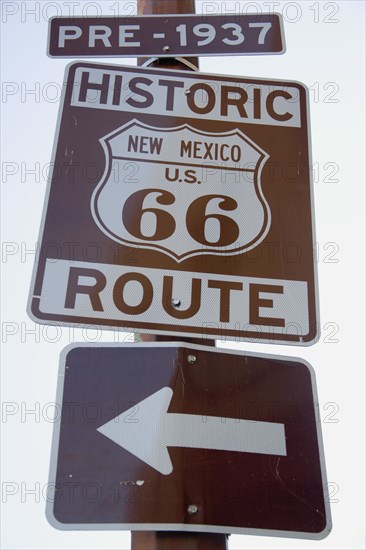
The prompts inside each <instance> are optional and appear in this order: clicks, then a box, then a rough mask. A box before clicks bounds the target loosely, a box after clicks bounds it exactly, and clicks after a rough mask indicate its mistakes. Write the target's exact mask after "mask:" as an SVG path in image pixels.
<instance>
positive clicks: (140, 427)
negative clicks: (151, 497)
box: [98, 387, 287, 475]
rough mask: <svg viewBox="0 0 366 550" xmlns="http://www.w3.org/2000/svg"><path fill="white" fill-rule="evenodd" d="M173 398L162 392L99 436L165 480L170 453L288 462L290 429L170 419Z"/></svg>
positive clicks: (219, 420) (191, 417)
mask: <svg viewBox="0 0 366 550" xmlns="http://www.w3.org/2000/svg"><path fill="white" fill-rule="evenodd" d="M172 397H173V390H172V389H171V388H168V387H165V388H162V389H161V390H159V391H157V392H156V393H153V394H152V395H150V396H149V397H147V398H146V399H144V400H143V401H140V403H139V404H138V405H135V406H134V407H132V408H130V409H128V410H127V411H125V412H123V413H122V414H120V415H119V416H116V417H115V418H113V419H112V420H110V421H109V422H107V423H106V424H103V426H101V427H100V428H98V431H99V432H100V433H101V434H103V435H104V436H106V437H108V438H109V439H111V440H112V441H113V442H114V443H117V445H120V446H121V447H123V448H124V449H126V450H127V451H129V452H130V453H132V454H134V455H135V456H137V457H138V458H139V459H140V460H142V461H143V462H145V463H146V464H148V465H149V466H151V467H152V468H154V469H155V470H157V471H158V472H160V473H162V474H165V475H168V474H170V473H171V472H172V471H173V465H172V462H171V460H170V456H169V452H168V447H190V448H194V449H215V450H220V451H236V452H240V453H259V454H265V455H267V454H268V455H282V456H286V454H287V453H286V439H285V426H284V424H278V423H276V422H260V421H253V420H242V419H237V418H222V417H219V416H207V417H203V416H200V415H195V414H177V413H168V412H167V411H168V407H169V404H170V401H171V399H172ZM204 418H205V421H204Z"/></svg>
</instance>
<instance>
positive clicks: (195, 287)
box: [31, 63, 317, 344]
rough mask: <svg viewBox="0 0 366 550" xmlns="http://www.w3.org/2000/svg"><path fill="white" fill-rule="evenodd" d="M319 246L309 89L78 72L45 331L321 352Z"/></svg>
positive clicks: (145, 73)
mask: <svg viewBox="0 0 366 550" xmlns="http://www.w3.org/2000/svg"><path fill="white" fill-rule="evenodd" d="M313 240H314V235H313V224H312V191H311V182H310V158H309V147H308V121H307V106H306V90H305V89H304V87H303V86H302V85H301V84H298V83H295V82H287V81H286V82H285V81H268V80H256V79H243V78H240V77H230V76H217V75H207V74H198V73H187V72H184V71H183V72H182V71H168V70H155V69H139V68H135V67H120V66H109V65H100V64H89V63H88V64H85V63H74V64H72V65H71V66H70V67H69V69H68V72H67V77H66V85H65V95H64V100H63V105H62V107H61V116H60V122H59V129H58V135H57V137H56V142H55V152H54V170H53V175H52V178H51V183H50V189H49V195H48V201H47V204H46V210H45V215H44V224H43V230H42V244H41V248H40V256H39V260H38V265H37V269H36V273H35V279H34V289H33V293H32V294H33V295H32V299H31V311H32V314H33V315H34V317H36V319H37V320H41V321H42V320H44V321H47V322H54V323H58V322H63V323H76V324H82V325H90V324H92V325H104V326H116V327H125V328H135V329H137V330H139V331H150V332H154V333H168V334H179V335H190V336H197V337H201V336H207V337H210V338H212V337H215V338H234V339H242V340H248V339H250V340H252V341H261V340H263V341H267V342H288V343H293V344H308V343H312V342H314V341H315V340H316V338H317V321H316V319H317V314H316V309H317V308H316V280H315V272H314V260H313Z"/></svg>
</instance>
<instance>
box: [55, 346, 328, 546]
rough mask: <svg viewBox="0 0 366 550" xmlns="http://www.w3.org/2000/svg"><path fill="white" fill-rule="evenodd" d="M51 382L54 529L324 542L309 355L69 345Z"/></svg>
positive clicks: (324, 499) (323, 492)
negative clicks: (54, 385)
mask: <svg viewBox="0 0 366 550" xmlns="http://www.w3.org/2000/svg"><path fill="white" fill-rule="evenodd" d="M58 380H59V387H58V398H57V409H56V410H57V411H58V417H57V419H56V422H55V427H54V438H53V450H52V458H51V470H50V483H49V494H48V498H47V502H48V509H47V515H48V519H49V521H50V523H51V524H52V525H53V526H55V527H56V528H58V529H64V530H70V529H71V530H72V529H126V530H139V531H140V530H150V531H157V530H163V531H196V532H211V533H238V534H250V535H253V534H256V535H268V536H277V537H283V536H286V537H288V536H289V537H295V538H308V539H321V538H324V537H325V536H327V535H328V534H329V532H330V530H331V518H330V509H329V502H328V498H329V497H328V496H327V494H328V485H327V480H326V473H325V464H324V455H323V448H322V438H321V432H320V422H319V418H318V417H317V408H316V404H317V395H316V386H315V374H314V372H313V370H312V368H311V366H310V365H308V364H307V363H305V362H304V361H302V360H300V359H297V358H290V357H274V356H271V355H256V354H250V353H238V352H234V351H228V350H223V349H221V350H220V349H215V348H212V349H211V348H209V347H204V346H197V345H191V344H177V345H174V344H172V343H166V344H162V343H159V344H152V345H151V344H138V345H128V344H127V345H124V346H115V345H111V344H105V345H90V344H89V345H72V346H69V347H68V348H66V349H65V350H64V352H63V354H62V357H61V364H60V373H59V378H58Z"/></svg>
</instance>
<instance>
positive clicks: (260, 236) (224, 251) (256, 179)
mask: <svg viewBox="0 0 366 550" xmlns="http://www.w3.org/2000/svg"><path fill="white" fill-rule="evenodd" d="M134 126H137V127H139V128H142V129H146V130H150V131H159V132H161V133H163V132H179V131H182V130H185V129H186V130H189V131H190V132H192V133H193V134H196V135H198V136H200V137H204V138H206V139H207V138H210V137H212V138H222V137H224V136H227V137H230V136H238V137H239V138H240V139H242V140H243V141H244V142H245V143H246V144H247V145H249V146H250V148H252V149H253V150H254V151H256V152H257V153H258V155H259V157H260V158H259V161H258V162H257V164H256V165H255V169H254V170H251V171H253V184H254V190H255V193H256V195H257V198H258V201H259V203H260V204H261V206H262V208H263V214H264V216H263V218H264V220H263V224H262V226H261V229H260V231H258V232H257V235H256V237H255V238H253V239H252V240H251V241H250V242H247V243H245V244H243V245H241V246H235V247H234V248H232V249H230V248H228V247H214V246H213V247H212V248H207V247H206V248H204V247H202V245H201V248H198V249H197V248H196V249H194V250H189V251H188V252H184V253H183V254H176V253H175V252H173V251H172V250H170V249H168V248H166V247H164V246H162V245H160V244H156V243H154V242H144V241H141V240H134V241H132V240H128V239H125V238H123V237H121V236H120V235H118V234H116V233H115V232H113V231H112V230H111V229H110V228H108V226H107V225H106V224H105V222H104V220H103V218H102V216H101V215H100V212H99V210H98V199H99V197H100V194H101V192H102V191H103V189H104V188H105V187H106V186H107V184H108V181H109V178H110V175H111V168H112V160H113V158H114V157H113V153H112V148H111V145H110V141H111V140H112V139H113V138H116V137H117V136H119V135H120V134H121V133H123V132H126V131H127V130H129V129H131V128H132V127H134ZM99 141H100V143H101V145H102V147H103V151H104V154H105V159H106V164H105V169H104V173H103V175H102V178H101V180H100V182H99V183H98V185H97V187H96V188H95V190H94V192H93V194H92V197H91V213H92V216H93V219H94V221H95V223H96V224H97V226H98V227H99V229H100V230H101V231H103V233H105V234H106V235H107V236H108V237H109V238H112V239H113V240H114V241H116V242H119V243H121V244H123V245H125V246H129V247H132V248H138V249H148V250H149V249H150V250H151V249H153V250H156V251H159V252H162V253H164V254H166V255H168V256H170V257H171V258H173V259H174V260H175V261H176V262H177V263H180V262H181V261H183V260H186V259H187V258H190V257H193V256H196V255H201V256H202V255H230V256H232V255H238V254H242V253H243V252H248V251H250V250H252V249H253V248H255V247H256V246H258V245H259V244H260V243H261V242H262V241H263V240H264V238H265V237H266V235H267V234H268V231H269V229H270V226H271V210H270V207H269V204H268V202H267V200H266V198H265V196H264V194H263V190H262V187H261V174H262V170H263V167H264V164H265V163H266V161H267V160H268V158H269V155H268V154H267V153H266V152H265V151H264V150H263V149H262V148H261V147H259V146H258V145H257V144H256V143H255V142H254V141H252V140H251V139H250V138H249V137H248V136H246V135H245V134H244V133H243V132H242V131H241V130H240V129H238V128H235V129H234V130H230V131H226V132H203V131H200V130H198V129H196V128H194V127H192V126H190V125H189V124H182V125H180V126H175V127H166V128H165V127H157V126H151V125H148V124H145V123H143V122H141V121H139V120H137V119H132V120H131V121H129V122H128V123H125V124H123V125H122V126H120V127H118V128H117V129H115V130H113V131H112V132H110V133H109V134H107V135H105V136H103V137H102V138H100V139H99ZM125 160H130V161H131V162H135V161H136V159H134V158H132V157H131V158H130V159H128V158H127V159H125ZM140 160H141V159H140ZM141 162H142V161H141ZM151 162H153V161H151ZM175 164H179V163H175ZM184 164H186V163H184ZM207 166H208V167H209V166H210V165H209V164H207ZM128 196H129V195H128ZM128 196H127V197H126V198H128Z"/></svg>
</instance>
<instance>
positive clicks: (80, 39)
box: [49, 13, 285, 57]
mask: <svg viewBox="0 0 366 550" xmlns="http://www.w3.org/2000/svg"><path fill="white" fill-rule="evenodd" d="M284 51H285V47H284V36H283V30H282V17H281V15H279V14H277V13H272V14H269V13H261V14H254V15H253V14H252V15H248V14H245V15H244V14H225V15H200V14H197V15H187V14H184V15H143V16H141V15H140V16H138V17H131V16H129V17H53V18H52V19H51V20H50V33H49V55H50V56H51V57H151V56H158V57H175V56H185V57H189V56H196V55H199V56H202V55H250V54H256V55H260V54H268V53H270V54H281V53H283V52H284Z"/></svg>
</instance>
